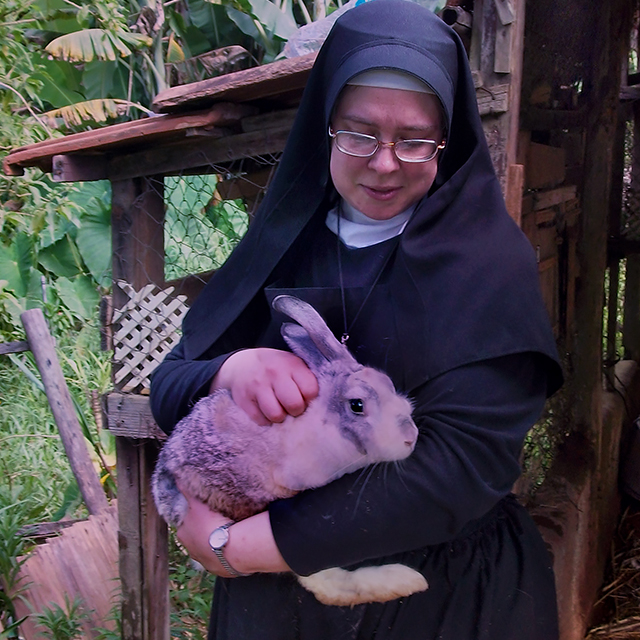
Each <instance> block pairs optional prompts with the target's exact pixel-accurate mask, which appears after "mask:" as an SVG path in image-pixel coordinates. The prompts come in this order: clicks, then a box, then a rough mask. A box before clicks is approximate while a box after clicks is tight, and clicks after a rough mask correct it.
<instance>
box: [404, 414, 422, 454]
mask: <svg viewBox="0 0 640 640" xmlns="http://www.w3.org/2000/svg"><path fill="white" fill-rule="evenodd" d="M401 428H402V431H403V432H404V443H405V444H406V445H407V447H410V448H412V449H413V447H415V445H416V442H417V441H418V428H417V427H416V425H415V423H414V422H413V420H411V418H405V419H404V420H403V421H402V424H401Z"/></svg>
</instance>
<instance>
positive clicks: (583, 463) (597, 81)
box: [554, 0, 631, 640]
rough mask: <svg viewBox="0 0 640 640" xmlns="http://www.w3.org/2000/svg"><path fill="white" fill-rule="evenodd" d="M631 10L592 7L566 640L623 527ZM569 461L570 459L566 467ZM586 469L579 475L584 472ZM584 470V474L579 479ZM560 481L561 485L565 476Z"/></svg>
mask: <svg viewBox="0 0 640 640" xmlns="http://www.w3.org/2000/svg"><path fill="white" fill-rule="evenodd" d="M630 8H631V4H630V3H628V2H626V0H612V1H611V2H608V3H605V4H600V5H598V6H597V7H596V6H595V5H594V6H590V7H589V16H590V19H591V21H592V24H593V25H594V29H593V34H592V36H593V37H592V45H593V48H592V51H593V57H592V58H591V59H590V60H589V61H588V63H587V64H586V65H585V69H589V73H588V76H587V77H586V78H585V86H586V87H588V91H587V93H586V95H585V99H586V100H585V102H586V114H587V117H586V129H585V140H586V146H585V154H584V180H583V189H582V197H581V203H582V207H583V211H582V217H581V224H580V225H579V236H578V244H577V258H578V261H579V264H580V275H579V286H578V287H577V288H576V306H575V325H576V327H577V331H576V334H575V336H574V337H573V349H572V377H571V378H570V380H569V384H568V385H567V390H566V392H565V393H566V394H567V406H568V407H570V412H571V413H570V416H569V419H570V424H571V428H572V438H574V441H575V442H581V443H583V447H582V449H580V448H578V447H576V449H575V450H574V451H571V447H568V448H567V452H568V455H569V456H571V455H573V456H574V461H573V462H572V463H571V467H568V475H566V478H567V479H568V481H569V482H571V484H572V485H573V491H575V492H579V493H580V494H581V496H583V497H584V500H583V499H582V498H581V499H580V500H579V502H578V503H577V504H578V507H579V508H580V509H581V510H580V512H579V513H578V514H577V520H576V523H575V526H574V533H573V535H572V536H571V539H570V543H571V546H572V548H571V549H570V550H568V553H570V554H571V560H572V562H571V564H570V566H567V567H565V571H566V572H567V573H566V574H565V575H564V576H562V578H561V580H564V582H562V583H561V584H562V597H563V602H562V603H561V604H562V612H563V615H562V616H561V620H560V624H561V637H562V638H563V640H582V638H584V634H585V629H586V626H587V624H588V620H589V616H590V614H591V608H592V605H593V603H594V601H595V599H596V597H597V593H598V589H599V587H600V585H601V581H602V576H603V572H604V567H605V563H606V557H607V555H608V553H609V551H610V541H611V536H612V533H613V529H614V528H615V522H616V518H615V515H616V514H615V508H614V506H615V505H614V500H613V497H614V496H615V494H616V491H617V464H616V462H617V460H616V458H614V457H612V450H613V451H615V448H616V446H618V443H615V442H614V443H613V444H612V443H611V438H612V437H613V436H612V434H611V430H610V429H609V428H608V426H607V428H605V423H604V420H605V412H604V406H605V405H604V395H603V389H602V319H603V304H602V302H603V301H602V292H603V287H604V276H605V269H606V264H607V250H606V238H607V235H608V231H609V228H608V215H609V198H610V194H611V191H610V177H611V169H612V166H611V158H612V149H613V144H614V138H615V129H616V119H617V112H618V95H619V88H620V69H621V64H622V60H623V59H624V58H625V57H626V55H627V54H628V44H627V43H628V34H629V33H630V24H631V21H630V17H631V16H630V13H631V12H630ZM566 462H569V460H566ZM576 467H578V468H579V469H576ZM576 471H578V474H579V475H577V476H576ZM558 472H559V473H558V475H557V476H556V477H555V478H554V481H556V482H558V481H560V480H561V477H562V476H561V474H562V471H561V470H560V469H558Z"/></svg>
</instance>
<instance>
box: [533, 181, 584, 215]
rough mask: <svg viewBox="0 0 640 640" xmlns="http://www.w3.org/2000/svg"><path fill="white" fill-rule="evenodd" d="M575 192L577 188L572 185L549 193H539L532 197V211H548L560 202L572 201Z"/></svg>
mask: <svg viewBox="0 0 640 640" xmlns="http://www.w3.org/2000/svg"><path fill="white" fill-rule="evenodd" d="M576 191H577V187H576V185H574V184H571V185H567V186H566V187H558V188H557V189H552V190H551V191H539V192H538V193H536V194H534V196H533V198H534V200H533V202H534V204H533V210H534V211H540V210H541V209H548V208H549V207H553V206H555V205H557V204H561V203H562V202H567V201H568V200H573V199H574V198H575V197H576Z"/></svg>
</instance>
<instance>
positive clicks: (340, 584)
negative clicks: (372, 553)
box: [298, 564, 429, 606]
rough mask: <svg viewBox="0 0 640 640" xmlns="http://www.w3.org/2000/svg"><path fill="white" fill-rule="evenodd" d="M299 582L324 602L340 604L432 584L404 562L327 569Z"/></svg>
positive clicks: (380, 598)
mask: <svg viewBox="0 0 640 640" xmlns="http://www.w3.org/2000/svg"><path fill="white" fill-rule="evenodd" d="M298 581H299V582H300V584H301V585H302V586H303V587H304V588H305V589H307V590H308V591H311V593H313V595H314V596H315V597H316V598H317V599H318V600H319V601H320V602H322V603H323V604H329V605H336V606H353V605H356V604H363V603H365V602H387V601H389V600H395V599H396V598H402V597H404V596H409V595H411V594H412V593H417V592H419V591H426V590H427V589H428V587H429V585H428V584H427V581H426V580H425V578H424V576H423V575H422V574H421V573H419V572H418V571H415V570H414V569H411V568H410V567H407V566H405V565H403V564H387V565H382V566H379V567H362V568H360V569H356V570H355V571H347V570H346V569H340V568H333V569H325V570H324V571H319V572H318V573H314V574H313V575H310V576H306V577H302V576H298Z"/></svg>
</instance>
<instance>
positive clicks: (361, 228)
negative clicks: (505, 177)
mask: <svg viewBox="0 0 640 640" xmlns="http://www.w3.org/2000/svg"><path fill="white" fill-rule="evenodd" d="M415 208H416V205H413V206H411V207H409V208H408V209H405V211H402V212H401V213H399V214H397V215H395V216H393V218H389V219H388V220H374V219H373V218H369V217H368V216H366V215H365V214H364V213H362V212H360V211H358V210H357V209H354V208H353V207H352V206H351V205H350V204H349V203H348V202H346V201H345V200H341V201H340V202H339V203H338V205H337V206H336V207H334V208H333V209H331V210H330V211H329V212H328V213H327V219H326V225H327V227H329V229H330V230H331V231H333V233H335V234H336V235H338V215H340V240H342V242H343V244H345V245H346V246H347V247H350V248H354V249H360V248H362V247H370V246H372V245H374V244H378V243H379V242H384V241H385V240H389V238H395V237H396V236H399V235H400V234H401V233H402V232H403V231H404V228H405V227H406V226H407V222H409V218H411V214H412V213H413V211H414V209H415Z"/></svg>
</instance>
